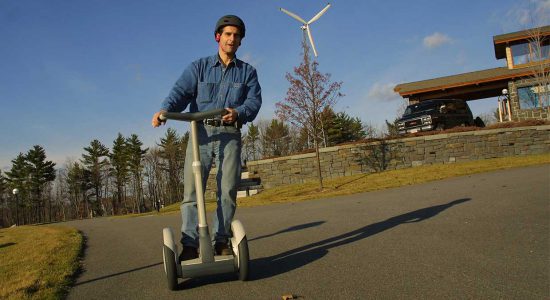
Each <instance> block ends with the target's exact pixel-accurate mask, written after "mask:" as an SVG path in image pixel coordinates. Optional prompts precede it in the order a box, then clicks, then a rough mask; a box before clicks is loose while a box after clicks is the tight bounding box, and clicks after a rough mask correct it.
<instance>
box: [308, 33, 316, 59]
mask: <svg viewBox="0 0 550 300" xmlns="http://www.w3.org/2000/svg"><path fill="white" fill-rule="evenodd" d="M306 31H307V36H308V37H309V42H310V43H311V49H313V55H315V57H317V50H315V44H314V43H313V36H312V35H311V31H310V30H309V26H307V25H306Z"/></svg>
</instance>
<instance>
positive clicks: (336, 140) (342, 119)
mask: <svg viewBox="0 0 550 300" xmlns="http://www.w3.org/2000/svg"><path fill="white" fill-rule="evenodd" d="M363 128H364V127H363V123H362V122H361V119H359V118H357V117H355V118H352V117H350V116H349V115H348V114H346V113H345V112H339V113H337V114H335V115H334V117H333V118H331V122H330V124H329V125H328V130H327V134H328V140H329V145H331V146H333V145H337V144H341V143H347V142H355V141H359V140H362V139H364V138H365V137H366V133H365V130H364V129H363Z"/></svg>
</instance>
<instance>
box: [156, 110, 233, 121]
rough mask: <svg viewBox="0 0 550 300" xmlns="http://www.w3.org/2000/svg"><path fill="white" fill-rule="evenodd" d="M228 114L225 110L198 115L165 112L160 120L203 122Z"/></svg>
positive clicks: (204, 112)
mask: <svg viewBox="0 0 550 300" xmlns="http://www.w3.org/2000/svg"><path fill="white" fill-rule="evenodd" d="M227 113H228V111H227V110H225V108H219V109H212V110H207V111H200V112H196V113H176V112H165V113H162V114H160V116H159V119H160V120H161V121H165V120H178V121H187V122H191V121H202V120H204V119H209V118H214V117H218V116H223V115H226V114H227Z"/></svg>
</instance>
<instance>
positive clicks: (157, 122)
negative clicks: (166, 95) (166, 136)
mask: <svg viewBox="0 0 550 300" xmlns="http://www.w3.org/2000/svg"><path fill="white" fill-rule="evenodd" d="M164 112H165V111H162V110H161V111H159V112H157V113H155V114H154V115H153V120H152V121H151V125H153V127H155V128H156V127H159V126H160V125H164V123H166V121H161V120H160V119H159V117H160V114H162V113H164Z"/></svg>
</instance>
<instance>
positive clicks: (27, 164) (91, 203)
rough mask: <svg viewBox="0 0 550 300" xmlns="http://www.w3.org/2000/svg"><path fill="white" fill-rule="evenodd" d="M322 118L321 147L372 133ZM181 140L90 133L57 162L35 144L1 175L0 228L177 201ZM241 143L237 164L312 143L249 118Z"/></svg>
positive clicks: (339, 118) (340, 116)
mask: <svg viewBox="0 0 550 300" xmlns="http://www.w3.org/2000/svg"><path fill="white" fill-rule="evenodd" d="M323 119H324V122H323V124H324V126H323V135H322V146H324V147H327V146H332V145H336V144H340V143H345V142H351V141H357V140H361V139H364V138H368V137H375V135H377V134H376V130H374V129H373V128H372V127H371V126H365V125H364V124H363V123H362V122H361V120H360V119H359V118H353V117H350V116H348V115H347V114H346V113H343V112H341V113H334V112H333V110H332V109H331V108H329V107H327V108H326V109H325V111H324V113H323ZM188 142H189V133H188V132H186V133H184V134H182V135H180V134H178V132H177V131H176V130H174V129H172V128H168V129H167V130H166V133H165V135H164V137H162V138H161V139H160V141H158V142H157V143H156V144H155V146H154V147H151V148H144V147H143V142H142V141H141V140H140V139H139V137H138V136H137V135H135V134H132V135H130V136H128V137H125V136H123V135H122V134H120V133H119V134H118V136H117V137H116V139H115V140H114V141H113V142H112V146H111V147H110V148H109V147H107V146H105V145H104V144H103V143H102V142H100V141H99V140H97V139H95V140H93V141H91V142H90V144H89V145H88V146H86V147H84V148H83V153H82V156H81V158H80V159H78V160H67V161H66V162H65V163H64V164H63V165H62V166H56V164H55V163H54V162H52V161H48V160H47V157H46V151H45V150H44V148H43V147H42V146H40V145H35V146H34V147H32V148H31V149H30V150H28V151H27V152H26V153H23V152H22V153H20V154H19V155H18V156H17V157H16V158H14V159H13V160H12V161H11V162H12V166H11V169H10V170H9V171H6V172H5V173H4V174H2V173H0V210H1V220H0V226H1V227H7V226H11V225H13V224H16V223H17V224H19V225H22V224H33V223H41V222H55V221H64V220H71V219H81V218H92V217H96V216H110V215H123V214H128V213H142V212H148V211H152V210H155V209H156V208H157V207H158V206H165V205H169V204H172V203H175V202H179V201H181V200H182V198H183V166H184V161H185V149H186V147H187V143H188ZM242 143H243V151H242V160H243V164H246V161H251V160H257V159H261V158H264V157H274V156H283V155H290V154H292V153H297V152H302V151H305V150H308V149H311V148H312V147H313V141H312V138H311V137H310V136H308V134H307V130H305V129H301V128H295V127H293V126H289V125H288V124H286V123H284V122H282V121H279V120H275V119H273V120H270V121H259V122H258V123H257V124H253V123H251V124H249V125H248V126H247V128H246V133H244V134H243V137H242ZM14 189H17V191H18V193H17V194H14V193H13V190H14Z"/></svg>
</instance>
